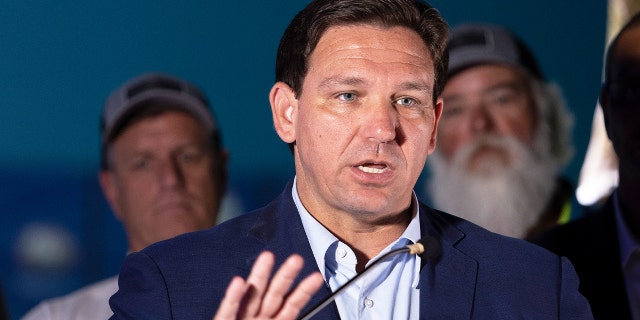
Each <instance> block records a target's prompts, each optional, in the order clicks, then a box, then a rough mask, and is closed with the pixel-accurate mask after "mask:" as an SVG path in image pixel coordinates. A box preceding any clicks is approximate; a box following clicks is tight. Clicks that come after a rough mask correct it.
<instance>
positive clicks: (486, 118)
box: [470, 103, 495, 132]
mask: <svg viewBox="0 0 640 320" xmlns="http://www.w3.org/2000/svg"><path fill="white" fill-rule="evenodd" d="M470 122H471V128H472V130H473V131H474V132H489V131H491V130H493V129H494V127H495V120H494V119H493V115H492V114H491V111H490V110H489V108H488V107H487V105H486V104H484V103H479V104H478V105H477V106H475V107H474V109H473V112H472V113H471V119H470Z"/></svg>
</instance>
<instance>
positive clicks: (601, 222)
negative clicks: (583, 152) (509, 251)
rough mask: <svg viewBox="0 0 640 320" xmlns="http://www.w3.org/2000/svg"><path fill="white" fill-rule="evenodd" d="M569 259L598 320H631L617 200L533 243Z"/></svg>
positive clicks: (541, 236) (534, 240)
mask: <svg viewBox="0 0 640 320" xmlns="http://www.w3.org/2000/svg"><path fill="white" fill-rule="evenodd" d="M531 241H532V242H534V243H536V244H538V245H541V246H543V247H545V248H547V249H549V250H551V251H553V252H555V253H557V254H559V255H561V256H566V257H567V258H569V260H570V261H571V263H572V264H573V265H574V266H575V269H576V272H577V273H578V278H580V292H582V294H583V295H584V296H585V297H586V298H587V300H588V301H589V304H590V305H591V310H592V311H593V316H594V318H596V319H620V320H624V319H631V309H630V307H629V300H628V297H627V290H626V288H625V284H624V277H623V274H622V265H621V262H620V260H621V259H620V244H619V241H618V231H617V226H616V220H615V212H614V208H613V197H609V199H608V200H607V202H606V203H605V204H604V206H602V207H601V208H599V209H598V210H596V211H594V212H590V213H587V214H585V216H583V217H581V218H580V219H578V220H575V221H572V222H570V223H567V224H565V225H562V226H558V227H556V228H553V229H551V230H548V231H546V232H544V233H542V234H540V235H538V236H536V237H534V238H532V239H531Z"/></svg>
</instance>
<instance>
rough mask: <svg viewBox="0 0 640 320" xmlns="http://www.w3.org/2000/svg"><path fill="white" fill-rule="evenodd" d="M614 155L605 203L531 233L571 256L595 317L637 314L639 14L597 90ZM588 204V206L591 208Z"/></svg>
mask: <svg viewBox="0 0 640 320" xmlns="http://www.w3.org/2000/svg"><path fill="white" fill-rule="evenodd" d="M600 105H601V106H602V111H603V116H604V125H605V129H606V132H607V136H608V137H609V139H610V140H611V142H612V145H613V150H614V151H615V152H616V155H617V157H618V173H619V180H618V181H619V182H618V187H617V188H616V189H614V192H613V194H612V195H611V196H609V197H608V198H607V200H606V201H605V203H604V204H603V205H602V206H601V207H599V208H597V209H595V211H589V212H588V213H585V214H584V216H583V217H581V218H580V219H577V220H575V221H572V222H570V223H568V224H566V225H563V226H559V227H557V228H554V229H551V230H548V231H547V232H545V233H543V234H541V235H538V236H536V237H534V238H532V239H531V241H532V242H534V243H536V244H539V245H541V246H543V247H545V248H547V249H549V250H551V251H553V252H555V253H557V254H559V255H563V256H566V257H567V258H569V260H571V262H572V263H573V265H574V266H575V268H576V272H577V273H578V277H579V278H580V292H581V293H582V294H583V295H584V296H585V297H586V298H587V300H589V303H590V304H591V308H592V311H593V316H594V318H595V319H635V320H637V319H640V197H639V195H640V125H638V124H639V123H640V14H636V15H635V16H633V17H632V18H631V19H630V20H629V22H628V23H627V24H626V25H625V26H624V27H623V28H622V30H621V31H620V33H619V34H618V36H617V37H616V38H614V40H613V41H612V42H611V44H610V46H609V50H608V52H607V55H606V60H605V68H604V84H603V85H602V89H601V91H600ZM590 210H591V208H590Z"/></svg>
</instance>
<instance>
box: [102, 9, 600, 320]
mask: <svg viewBox="0 0 640 320" xmlns="http://www.w3.org/2000/svg"><path fill="white" fill-rule="evenodd" d="M446 46H447V25H446V22H445V21H444V20H443V19H442V17H441V16H440V14H439V12H438V11H437V10H436V9H434V8H433V7H431V6H429V5H428V4H426V3H423V2H419V1H414V0H317V1H314V2H312V3H310V4H309V5H308V6H307V7H306V8H305V9H303V10H302V11H301V12H300V13H298V15H296V17H295V18H294V19H293V21H292V22H291V24H290V25H289V27H288V28H287V30H286V31H285V34H284V36H283V37H282V39H281V42H280V46H279V48H278V54H277V58H276V83H275V84H274V85H273V87H272V89H271V92H270V94H269V100H270V103H271V109H272V115H273V122H274V127H275V129H276V132H277V133H278V135H279V136H280V138H281V139H282V140H283V141H285V142H286V143H288V144H289V145H290V148H291V151H292V153H293V156H294V163H295V168H296V175H295V178H293V179H292V180H291V182H290V183H289V184H288V185H287V187H286V188H285V190H284V191H283V193H282V194H281V195H280V196H279V197H278V198H276V199H275V200H274V201H273V202H271V203H270V204H268V205H267V206H266V207H264V208H261V209H258V210H256V211H254V212H252V213H248V214H246V215H244V216H240V217H238V218H236V219H233V220H231V221H228V222H226V223H224V224H221V225H219V226H218V227H215V228H212V229H209V230H206V231H203V232H197V233H191V234H188V235H185V236H179V237H176V238H174V239H171V240H168V241H164V242H161V243H158V244H157V245H154V246H151V247H148V248H147V249H145V250H143V251H141V252H139V253H132V254H130V255H129V256H128V257H127V259H126V261H125V263H124V265H123V268H122V270H121V273H120V278H119V287H120V289H119V291H118V292H117V293H116V294H115V295H114V296H113V297H112V298H111V300H110V305H111V308H112V310H113V312H114V316H113V317H112V319H211V318H212V316H213V317H214V318H215V319H295V318H297V317H298V316H299V314H301V313H302V314H306V312H308V311H310V310H311V309H312V308H313V307H314V306H316V305H318V304H319V303H321V302H322V301H323V299H324V298H325V297H327V296H329V295H330V294H331V293H332V292H335V291H337V290H339V289H340V288H342V286H343V285H344V284H345V283H347V282H348V281H349V280H350V279H353V278H354V277H355V276H356V275H358V274H362V275H363V276H362V277H360V278H358V279H357V281H355V282H353V283H352V285H350V286H347V287H346V288H345V289H344V291H341V293H340V294H339V295H337V296H336V297H335V301H333V302H331V303H330V304H328V305H327V306H326V307H325V308H324V309H321V310H320V311H319V312H318V313H317V314H316V315H315V316H314V317H313V319H340V318H341V319H403V320H404V319H591V312H590V309H589V305H588V303H587V302H586V300H585V299H584V297H582V296H581V295H580V294H579V293H578V281H577V276H576V274H575V271H574V270H573V267H572V266H571V264H570V263H569V262H568V260H566V259H563V258H560V257H559V256H556V255H554V254H552V253H550V252H548V251H546V250H544V249H542V248H539V247H536V246H534V245H532V244H529V243H527V242H524V241H522V240H517V239H512V238H507V237H503V236H500V235H497V234H494V233H491V232H489V231H486V230H484V229H482V228H480V227H478V226H476V225H474V224H471V223H469V222H467V221H465V220H462V219H460V218H456V217H453V216H451V215H449V214H446V213H443V212H439V211H436V210H433V209H431V208H428V207H427V206H425V205H423V204H421V203H419V202H418V200H417V197H416V195H415V193H414V191H413V188H414V186H415V184H416V181H417V179H418V177H419V175H420V174H421V172H422V170H423V168H424V164H425V161H426V159H427V156H428V155H429V154H431V153H432V152H433V150H434V148H435V143H436V141H435V137H436V129H437V124H438V121H439V119H440V115H441V112H442V108H443V103H442V99H441V98H440V97H439V95H440V93H441V92H442V88H443V85H444V77H445V74H446V70H447V63H448V54H447V48H446ZM488 201H490V199H488ZM427 238H429V239H435V240H434V241H428V242H427V245H429V246H435V247H437V248H432V247H429V248H427V251H429V252H432V253H433V252H439V254H438V255H434V254H431V255H430V256H429V257H427V256H425V257H420V256H418V255H415V254H407V253H404V254H396V255H392V256H388V255H387V254H389V253H392V252H395V250H403V248H406V247H407V246H409V245H412V244H414V243H416V242H419V240H421V239H427ZM377 259H383V260H382V262H381V263H379V264H376V265H375V267H373V268H370V269H367V266H371V265H372V263H373V262H374V261H377ZM276 266H277V268H276V269H277V270H276V271H275V273H272V268H273V267H276ZM365 270H367V273H364V271H365Z"/></svg>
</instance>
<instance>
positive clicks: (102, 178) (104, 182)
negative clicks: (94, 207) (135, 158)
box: [98, 170, 122, 220]
mask: <svg viewBox="0 0 640 320" xmlns="http://www.w3.org/2000/svg"><path fill="white" fill-rule="evenodd" d="M114 180H115V177H114V173H113V172H111V171H109V170H100V173H99V174H98V181H99V182H100V187H101V188H102V193H103V194H104V197H105V198H106V199H107V202H109V205H110V206H111V209H112V211H113V214H114V215H115V216H116V218H117V219H118V220H122V218H121V217H120V208H119V207H118V192H117V190H116V185H115V184H116V182H115V181H114Z"/></svg>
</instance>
